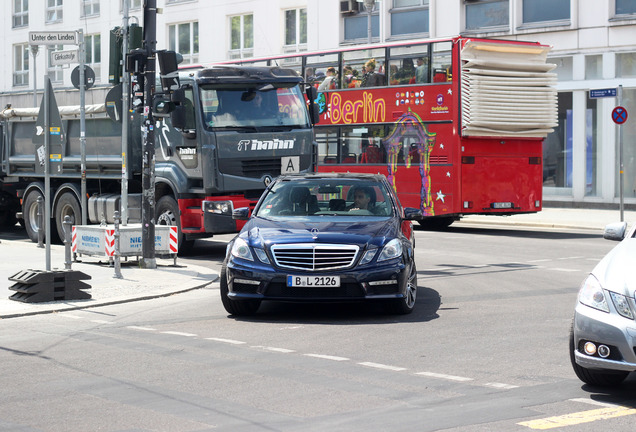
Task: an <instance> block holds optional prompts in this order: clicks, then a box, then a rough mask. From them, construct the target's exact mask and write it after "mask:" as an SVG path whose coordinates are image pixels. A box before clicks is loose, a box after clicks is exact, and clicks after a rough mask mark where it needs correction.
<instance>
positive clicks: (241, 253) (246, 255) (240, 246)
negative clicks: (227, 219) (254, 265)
mask: <svg viewBox="0 0 636 432" xmlns="http://www.w3.org/2000/svg"><path fill="white" fill-rule="evenodd" d="M231 254H232V256H234V257H236V258H242V259H245V260H248V261H254V257H253V256H252V252H251V251H250V247H249V245H248V244H247V242H246V241H245V240H243V239H242V238H237V239H236V240H235V241H234V244H233V245H232V251H231Z"/></svg>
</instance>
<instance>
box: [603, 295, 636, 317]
mask: <svg viewBox="0 0 636 432" xmlns="http://www.w3.org/2000/svg"><path fill="white" fill-rule="evenodd" d="M609 293H610V297H611V298H612V302H613V303H614V307H615V308H616V311H617V312H618V313H619V314H621V315H622V316H624V317H625V318H629V319H634V314H633V313H632V308H630V307H629V303H627V297H625V296H624V295H622V294H619V293H615V292H614V291H610V292H609Z"/></svg>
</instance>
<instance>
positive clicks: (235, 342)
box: [206, 338, 247, 345]
mask: <svg viewBox="0 0 636 432" xmlns="http://www.w3.org/2000/svg"><path fill="white" fill-rule="evenodd" d="M206 339H207V340H211V341H216V342H224V343H229V344H232V345H243V344H246V343H247V342H242V341H237V340H234V339H222V338H206Z"/></svg>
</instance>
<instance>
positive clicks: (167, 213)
mask: <svg viewBox="0 0 636 432" xmlns="http://www.w3.org/2000/svg"><path fill="white" fill-rule="evenodd" d="M179 215H180V212H179V205H178V204H177V201H176V200H175V199H174V198H172V197H171V196H170V195H166V196H163V197H161V198H160V199H159V201H157V206H156V208H155V220H156V221H157V222H156V224H157V225H167V226H176V227H177V239H178V240H177V241H178V245H179V253H180V254H181V253H186V252H187V251H188V250H189V249H191V248H192V246H193V245H194V240H186V239H185V236H184V235H183V233H182V232H181V221H180V217H179Z"/></svg>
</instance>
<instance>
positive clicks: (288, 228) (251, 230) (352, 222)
mask: <svg viewBox="0 0 636 432" xmlns="http://www.w3.org/2000/svg"><path fill="white" fill-rule="evenodd" d="M321 219H323V218H319V217H309V218H302V219H300V220H290V219H285V220H280V221H279V220H273V219H264V218H259V217H254V218H252V219H250V220H249V221H248V222H247V224H245V226H244V227H243V229H242V230H241V233H240V234H239V236H240V237H242V238H244V239H245V240H246V241H248V243H250V244H251V245H252V246H255V247H263V248H264V247H266V246H271V245H273V244H291V243H331V244H355V245H358V246H361V247H362V246H364V245H365V244H367V243H369V244H370V245H375V246H378V247H381V246H383V245H384V244H386V242H387V241H389V240H391V239H393V238H395V237H397V236H398V235H399V232H398V227H397V224H396V223H395V221H394V220H391V219H387V218H365V220H364V221H363V222H361V221H360V220H359V219H357V218H352V217H343V218H334V217H330V218H329V221H324V220H321Z"/></svg>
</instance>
